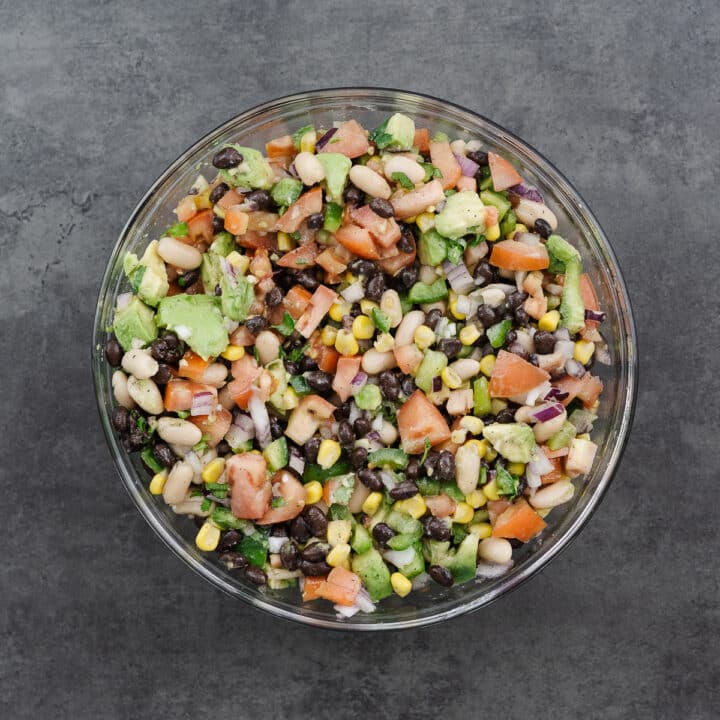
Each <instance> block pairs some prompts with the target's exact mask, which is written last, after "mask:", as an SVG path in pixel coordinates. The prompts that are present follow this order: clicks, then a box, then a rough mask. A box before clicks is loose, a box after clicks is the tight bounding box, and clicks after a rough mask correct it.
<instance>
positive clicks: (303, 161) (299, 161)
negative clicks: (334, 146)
mask: <svg viewBox="0 0 720 720" xmlns="http://www.w3.org/2000/svg"><path fill="white" fill-rule="evenodd" d="M294 163H295V171H296V172H297V174H298V176H299V177H300V179H301V180H302V181H303V184H304V185H307V186H308V187H309V186H310V185H315V183H319V182H322V181H323V180H324V179H325V168H324V167H323V165H322V163H321V162H320V161H319V160H318V159H317V156H315V155H313V154H312V153H309V152H301V153H298V154H297V155H296V156H295V160H294Z"/></svg>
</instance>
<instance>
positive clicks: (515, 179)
mask: <svg viewBox="0 0 720 720" xmlns="http://www.w3.org/2000/svg"><path fill="white" fill-rule="evenodd" d="M488 163H489V164H490V176H491V177H492V182H493V188H495V191H496V192H501V191H502V190H507V189H508V188H509V187H512V186H513V185H519V184H520V183H521V182H522V178H521V177H520V174H519V173H518V171H517V170H516V169H515V168H514V167H513V166H512V165H511V164H510V163H509V162H508V161H507V160H506V159H505V158H503V157H500V156H499V155H496V154H495V153H493V152H490V153H488Z"/></svg>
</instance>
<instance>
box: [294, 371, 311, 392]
mask: <svg viewBox="0 0 720 720" xmlns="http://www.w3.org/2000/svg"><path fill="white" fill-rule="evenodd" d="M290 385H291V386H292V389H293V390H294V391H295V392H296V393H297V394H298V395H307V394H308V393H310V392H312V388H311V387H310V384H309V383H308V381H307V380H306V379H305V378H304V377H303V376H302V375H297V376H294V377H291V378H290Z"/></svg>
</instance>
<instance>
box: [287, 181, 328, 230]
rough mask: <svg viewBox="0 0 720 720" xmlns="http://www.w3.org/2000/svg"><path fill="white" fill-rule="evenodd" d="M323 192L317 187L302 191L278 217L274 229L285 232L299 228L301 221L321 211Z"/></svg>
mask: <svg viewBox="0 0 720 720" xmlns="http://www.w3.org/2000/svg"><path fill="white" fill-rule="evenodd" d="M322 203H323V193H322V190H321V189H320V188H319V187H316V188H313V189H312V190H308V191H307V192H306V193H303V194H302V195H301V196H300V197H299V198H298V199H297V200H296V201H295V202H294V203H293V204H292V205H291V206H290V207H289V208H288V209H287V210H286V211H285V212H284V213H283V214H282V215H281V216H280V217H279V218H278V221H277V223H276V224H275V229H276V230H280V231H282V232H286V233H294V232H297V230H299V228H300V225H302V223H303V221H304V220H305V219H307V218H309V217H310V215H315V214H316V213H319V212H322Z"/></svg>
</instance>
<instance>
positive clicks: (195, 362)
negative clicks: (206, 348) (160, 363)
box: [178, 350, 212, 382]
mask: <svg viewBox="0 0 720 720" xmlns="http://www.w3.org/2000/svg"><path fill="white" fill-rule="evenodd" d="M211 362H212V359H210V358H208V359H207V360H203V359H202V357H200V355H198V354H197V353H194V352H193V351H192V350H186V351H185V354H184V355H183V356H182V358H181V359H180V362H179V363H178V375H179V376H180V377H184V378H189V379H190V380H196V381H197V382H200V381H201V380H202V377H203V375H204V374H205V371H206V370H207V369H208V367H209V366H210V363H211Z"/></svg>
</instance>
